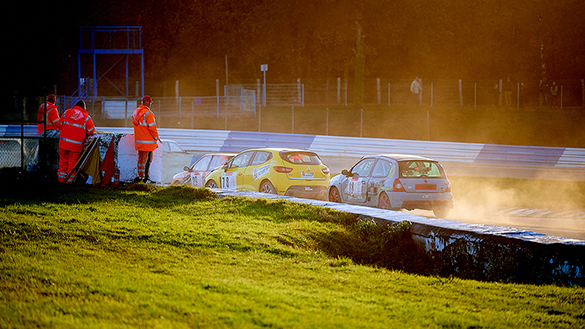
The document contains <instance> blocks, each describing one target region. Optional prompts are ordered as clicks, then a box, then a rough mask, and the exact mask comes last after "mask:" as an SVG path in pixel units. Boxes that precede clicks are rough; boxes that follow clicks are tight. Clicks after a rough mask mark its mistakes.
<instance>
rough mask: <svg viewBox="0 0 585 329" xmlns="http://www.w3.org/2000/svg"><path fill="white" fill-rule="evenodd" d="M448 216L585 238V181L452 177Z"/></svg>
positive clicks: (461, 220)
mask: <svg viewBox="0 0 585 329" xmlns="http://www.w3.org/2000/svg"><path fill="white" fill-rule="evenodd" d="M450 180H451V184H452V190H453V196H454V199H455V201H454V208H453V210H452V211H451V213H450V214H449V216H447V219H450V220H455V221H459V222H465V223H471V224H487V225H497V226H507V227H514V228H518V229H526V230H530V231H534V232H539V233H544V234H549V235H554V236H561V237H568V238H577V239H583V240H585V182H571V181H551V180H543V179H537V180H532V179H512V178H477V177H450Z"/></svg>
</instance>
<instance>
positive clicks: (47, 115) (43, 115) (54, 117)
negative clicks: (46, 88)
mask: <svg viewBox="0 0 585 329" xmlns="http://www.w3.org/2000/svg"><path fill="white" fill-rule="evenodd" d="M46 108H49V111H48V112H45V109H46ZM45 120H46V122H47V130H52V129H54V130H59V129H60V128H61V123H60V122H59V111H57V105H55V104H53V103H51V102H46V103H45V104H41V105H40V106H39V111H38V112H37V121H45ZM37 128H38V132H39V134H42V133H43V131H45V124H43V123H40V124H38V125H37Z"/></svg>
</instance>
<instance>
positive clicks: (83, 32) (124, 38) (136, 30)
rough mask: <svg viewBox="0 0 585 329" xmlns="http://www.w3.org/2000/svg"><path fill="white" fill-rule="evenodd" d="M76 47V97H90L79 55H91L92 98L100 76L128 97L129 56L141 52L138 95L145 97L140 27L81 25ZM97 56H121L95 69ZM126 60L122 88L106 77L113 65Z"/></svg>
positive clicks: (95, 95) (95, 93)
mask: <svg viewBox="0 0 585 329" xmlns="http://www.w3.org/2000/svg"><path fill="white" fill-rule="evenodd" d="M79 29H80V31H79V32H80V33H79V50H78V52H77V63H78V73H79V80H78V89H77V93H78V96H79V97H89V96H90V95H89V90H90V88H89V86H88V82H89V81H87V79H86V78H85V77H86V76H83V75H82V72H81V66H82V65H81V60H82V54H89V55H91V56H92V60H91V63H92V78H91V80H92V82H93V83H92V86H91V89H92V95H91V96H93V99H94V100H95V98H96V97H97V95H98V82H99V81H100V80H102V79H105V80H107V81H108V82H109V83H110V84H111V85H112V86H113V87H114V88H115V89H116V90H118V91H119V92H120V94H121V95H122V96H125V97H128V96H129V95H128V94H129V93H128V90H129V89H128V78H129V75H128V73H129V56H130V55H140V77H141V84H140V85H141V95H142V96H144V51H143V49H142V31H141V29H142V27H141V26H82V27H80V28H79ZM98 55H99V56H102V55H103V56H108V55H122V57H121V58H120V59H119V60H118V61H116V62H115V63H114V64H113V65H111V66H110V67H109V68H108V69H107V70H105V71H103V72H98V69H97V59H98ZM123 59H125V60H126V86H125V90H124V91H122V90H121V89H120V88H118V86H116V85H115V84H114V83H113V82H112V81H111V80H110V79H108V78H107V77H106V74H108V73H109V72H110V71H111V70H112V68H113V67H114V66H115V65H116V64H117V63H119V62H120V61H122V60H123Z"/></svg>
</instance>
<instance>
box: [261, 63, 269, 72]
mask: <svg viewBox="0 0 585 329" xmlns="http://www.w3.org/2000/svg"><path fill="white" fill-rule="evenodd" d="M260 71H262V72H264V71H268V64H262V65H260Z"/></svg>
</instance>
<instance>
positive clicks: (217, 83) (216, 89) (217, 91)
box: [215, 79, 219, 119]
mask: <svg viewBox="0 0 585 329" xmlns="http://www.w3.org/2000/svg"><path fill="white" fill-rule="evenodd" d="M215 95H216V97H217V118H218V119H219V79H215Z"/></svg>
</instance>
